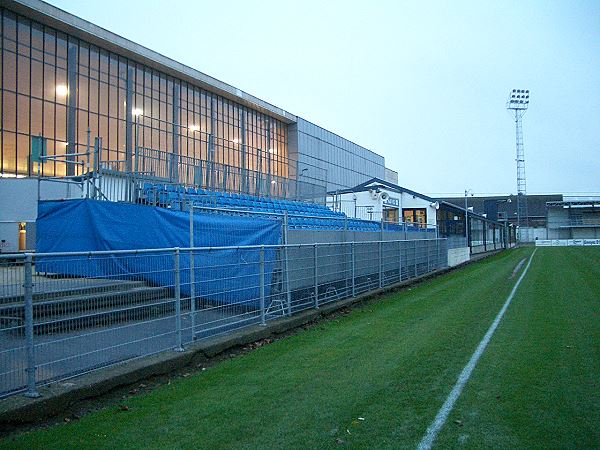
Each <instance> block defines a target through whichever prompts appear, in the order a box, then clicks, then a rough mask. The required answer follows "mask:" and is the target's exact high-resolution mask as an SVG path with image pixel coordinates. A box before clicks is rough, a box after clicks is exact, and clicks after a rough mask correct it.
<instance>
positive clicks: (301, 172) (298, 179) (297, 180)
mask: <svg viewBox="0 0 600 450" xmlns="http://www.w3.org/2000/svg"><path fill="white" fill-rule="evenodd" d="M306 172H308V168H307V167H305V168H304V169H302V170H301V171H300V173H299V174H298V178H297V179H296V201H298V198H299V195H298V194H299V192H300V177H301V176H302V175H304V174H305V173H306Z"/></svg>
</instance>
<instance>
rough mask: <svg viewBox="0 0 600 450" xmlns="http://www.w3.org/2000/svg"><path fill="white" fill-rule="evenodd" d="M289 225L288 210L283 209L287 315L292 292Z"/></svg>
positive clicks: (290, 311)
mask: <svg viewBox="0 0 600 450" xmlns="http://www.w3.org/2000/svg"><path fill="white" fill-rule="evenodd" d="M289 226H290V219H289V216H288V212H287V211H285V212H284V215H283V244H284V245H285V247H284V251H283V255H284V258H285V259H284V264H285V267H284V272H285V297H286V307H287V315H288V316H291V315H292V292H291V289H290V263H289V254H288V251H289V250H288V244H289V242H288V237H289V235H288V231H289Z"/></svg>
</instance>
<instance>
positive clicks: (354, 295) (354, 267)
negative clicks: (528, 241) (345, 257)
mask: <svg viewBox="0 0 600 450" xmlns="http://www.w3.org/2000/svg"><path fill="white" fill-rule="evenodd" d="M351 246H352V297H356V278H355V277H356V251H355V249H354V241H352V244H351Z"/></svg>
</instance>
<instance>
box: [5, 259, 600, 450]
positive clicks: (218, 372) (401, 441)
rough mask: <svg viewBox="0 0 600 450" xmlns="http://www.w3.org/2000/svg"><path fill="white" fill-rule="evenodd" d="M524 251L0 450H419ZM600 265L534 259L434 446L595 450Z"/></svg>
mask: <svg viewBox="0 0 600 450" xmlns="http://www.w3.org/2000/svg"><path fill="white" fill-rule="evenodd" d="M531 251H532V249H516V250H512V251H508V252H504V253H502V254H500V255H497V256H495V257H493V258H489V259H487V260H485V261H482V262H479V263H477V264H473V265H471V266H469V267H467V268H465V269H462V270H460V271H457V272H454V273H451V274H448V275H445V276H443V277H440V278H438V279H435V280H431V281H429V282H427V283H423V284H422V285H420V286H418V287H415V288H413V289H411V290H410V291H404V292H401V293H397V294H394V295H391V296H389V297H387V298H385V299H382V300H379V301H378V302H376V303H371V304H368V305H365V306H364V307H362V308H359V309H357V310H355V311H354V312H352V313H351V314H349V315H347V316H344V317H342V318H339V319H336V320H333V321H330V322H326V323H323V324H321V325H318V326H317V327H315V328H313V329H310V330H308V331H304V332H302V333H298V334H296V335H294V336H290V337H288V338H285V339H282V340H280V341H277V342H274V343H273V344H271V345H268V346H265V347H261V348H260V349H258V350H256V351H253V352H251V353H248V354H246V355H244V356H241V357H238V358H234V359H230V360H227V361H224V362H222V363H219V364H217V365H216V366H214V367H212V368H210V369H208V370H206V371H205V372H201V373H198V374H197V375H194V376H191V377H189V378H186V379H180V380H178V381H176V382H173V383H172V384H171V385H169V386H164V387H162V388H159V389H157V390H155V391H154V392H151V393H149V394H147V395H143V396H138V397H134V398H131V399H129V400H127V406H128V407H129V410H128V411H121V410H119V409H118V408H115V407H111V408H107V409H104V410H102V411H99V412H97V413H93V414H89V415H87V416H85V417H83V418H82V419H81V420H78V421H75V422H71V423H68V424H65V425H59V426H54V427H51V428H49V429H46V430H41V431H36V432H31V433H26V434H23V435H20V436H18V437H17V438H16V440H13V439H7V440H4V441H2V442H0V448H8V447H10V448H45V449H51V448H81V447H85V448H118V447H145V448H211V449H214V448H334V447H335V448H337V447H340V443H342V444H343V445H345V446H351V447H356V448H359V447H360V448H402V447H410V448H414V447H415V446H416V444H417V443H418V442H419V441H420V439H421V437H422V435H423V434H424V432H425V430H426V428H427V426H428V425H429V424H430V422H431V421H432V420H433V418H434V417H435V415H436V413H437V411H438V409H439V407H440V406H441V404H442V403H443V401H444V400H445V398H446V396H447V395H448V393H449V392H450V390H451V389H452V386H453V385H454V383H455V381H456V378H457V376H458V374H459V373H460V371H461V370H462V368H463V366H464V365H465V364H466V363H467V361H468V360H469V358H470V356H471V354H472V352H473V351H474V350H475V348H476V346H477V344H478V343H479V341H480V340H481V338H482V337H483V335H484V334H485V332H486V330H487V328H488V327H489V325H490V324H491V322H492V321H493V319H494V317H495V315H496V314H497V313H498V311H499V309H500V308H501V306H502V304H503V302H504V301H505V299H506V297H507V295H508V293H509V292H510V290H511V288H512V286H513V285H514V283H515V281H516V277H515V278H511V273H512V271H513V269H514V268H515V266H516V265H517V263H518V262H519V261H520V260H521V259H523V258H525V257H528V256H529V255H530V254H531ZM599 257H600V252H599V251H598V250H595V251H594V250H592V249H540V250H539V251H538V252H537V254H536V256H535V258H534V263H533V265H532V267H531V269H530V272H529V273H528V275H527V276H526V277H525V280H524V282H523V284H522V285H521V288H522V291H521V290H520V291H519V293H518V295H517V296H516V297H515V299H514V300H513V304H512V305H511V307H510V308H509V310H508V312H507V315H506V317H505V319H504V320H503V322H502V324H501V326H500V328H499V329H498V330H497V333H496V335H495V336H494V337H493V338H492V343H491V344H490V347H489V348H488V350H487V351H486V353H485V354H484V356H483V357H482V359H481V361H480V362H479V366H478V367H477V368H476V370H475V371H474V373H473V378H472V380H471V381H470V382H469V383H468V384H467V387H466V389H465V392H464V393H463V397H461V398H460V400H459V402H458V404H457V408H456V410H455V411H454V412H453V413H452V414H451V420H450V422H449V423H448V424H447V425H446V427H445V428H444V429H443V430H442V433H441V435H440V437H439V440H438V443H439V444H440V446H441V447H446V446H460V445H465V446H467V447H479V446H489V447H519V446H521V447H548V446H563V447H572V446H580V447H581V446H583V447H598V445H600V441H599V436H598V432H597V431H595V429H594V428H593V426H592V425H593V424H594V423H599V421H598V412H597V411H598V406H599V396H598V392H599V390H598V383H597V381H596V380H597V379H598V376H599V375H600V371H599V367H598V361H599V358H598V329H599V322H600V321H599V318H598V300H599V298H598V297H599V293H600V285H599V281H598V280H599V279H600V276H599V275H600V274H599V273H598V267H600V264H599V262H600V261H599ZM567 346H570V348H568V347H567ZM498 395H499V396H500V397H499V398H496V397H497V396H498ZM482 402H484V404H482ZM557 402H558V403H560V404H559V405H557ZM359 417H361V418H364V421H363V420H358V418H359ZM454 420H461V421H462V424H463V426H459V425H456V424H455V423H454V422H453V421H454ZM544 421H548V422H549V423H547V424H546V423H542V422H544ZM548 430H551V431H552V432H549V431H548ZM557 434H561V435H562V437H558V436H557ZM340 440H341V441H340Z"/></svg>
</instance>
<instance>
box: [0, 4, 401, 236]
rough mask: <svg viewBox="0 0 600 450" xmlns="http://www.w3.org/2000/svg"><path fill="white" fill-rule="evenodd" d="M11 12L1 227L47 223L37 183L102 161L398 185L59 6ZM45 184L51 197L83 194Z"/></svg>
mask: <svg viewBox="0 0 600 450" xmlns="http://www.w3.org/2000/svg"><path fill="white" fill-rule="evenodd" d="M0 15H1V16H0V18H1V29H2V33H1V41H0V61H1V75H2V76H1V80H2V85H1V90H0V94H1V97H0V98H1V103H0V108H1V114H0V115H1V123H0V136H1V137H0V183H2V184H0V190H2V195H1V196H0V223H2V224H5V225H6V224H11V225H10V227H9V228H10V230H12V229H13V228H14V227H15V226H17V225H18V224H21V226H26V225H23V224H24V223H27V222H33V221H35V207H28V208H23V207H22V205H24V204H27V205H30V206H31V205H32V202H33V200H37V196H38V183H37V182H27V179H29V181H34V179H36V178H37V177H38V176H39V177H40V178H41V179H43V180H50V179H51V178H52V177H63V179H64V177H74V178H73V180H74V182H76V181H77V180H78V178H77V176H80V175H83V174H89V173H92V172H94V171H95V170H98V169H102V170H105V171H107V170H110V171H112V172H113V173H126V174H134V175H136V176H143V177H146V178H154V179H156V180H158V181H166V182H171V183H180V184H185V185H188V186H198V187H202V188H205V189H210V190H220V191H229V192H239V193H247V194H252V195H258V196H273V197H281V198H295V199H305V200H312V201H315V200H316V201H324V199H325V193H326V192H327V191H333V190H337V189H345V188H349V187H352V186H356V185H357V184H360V183H362V182H364V181H366V180H369V179H371V178H381V179H386V178H387V179H390V177H391V180H392V181H397V180H394V174H395V176H396V177H397V173H395V172H393V171H390V170H388V171H387V172H386V167H385V160H384V157H383V156H381V155H378V154H376V153H374V152H373V151H371V150H368V149H366V148H364V147H361V146H360V145H357V144H355V143H353V142H350V141H349V140H347V139H344V138H342V137H340V136H338V135H336V134H334V133H332V132H330V131H327V130H325V129H323V128H321V127H319V126H317V125H315V124H313V123H311V122H309V121H307V120H305V119H302V118H300V117H297V116H295V115H293V114H290V113H289V112H287V111H285V110H284V109H281V108H279V107H276V106H273V105H271V104H269V103H267V102H265V101H263V100H260V99H258V98H256V97H254V96H252V95H250V94H248V93H246V92H243V91H241V90H240V89H237V88H235V87H233V86H230V85H228V84H226V83H223V82H221V81H219V80H216V79H214V78H212V77H210V76H208V75H206V74H204V73H201V72H199V71H197V70H194V69H192V68H190V67H187V66H185V65H183V64H180V63H178V62H176V61H174V60H172V59H169V58H167V57H165V56H163V55H160V54H158V53H156V52H153V51H151V50H149V49H147V48H144V47H142V46H140V45H138V44H135V43H134V42H131V41H129V40H127V39H125V38H123V37H121V36H118V35H116V34H113V33H111V32H109V31H107V30H105V29H103V28H101V27H99V26H96V25H94V24H92V23H90V22H87V21H85V20H82V19H80V18H78V17H76V16H73V15H71V14H69V13H67V12H65V11H63V10H61V9H58V8H56V7H54V6H52V5H50V4H48V3H45V2H42V1H39V0H3V1H2V2H1V10H0ZM32 149H33V152H32ZM16 179H25V180H24V182H23V183H17V184H15V182H16V181H17V180H16ZM9 181H10V182H9ZM44 186H45V187H44V188H43V191H44V192H42V193H41V195H42V197H44V196H45V197H48V196H56V195H59V196H62V195H67V194H68V195H71V196H72V195H76V192H75V194H74V193H73V192H71V191H70V192H69V193H67V194H65V193H63V192H62V191H61V190H60V189H58V191H57V189H56V188H51V187H50V184H49V183H46V184H45V185H44ZM74 190H75V191H76V189H75V188H74ZM15 196H17V197H18V198H15ZM3 229H4V228H2V227H0V233H2V232H3V231H2V230H3ZM13 231H14V230H12V231H9V232H10V233H11V234H12V233H13ZM0 238H4V236H0Z"/></svg>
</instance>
